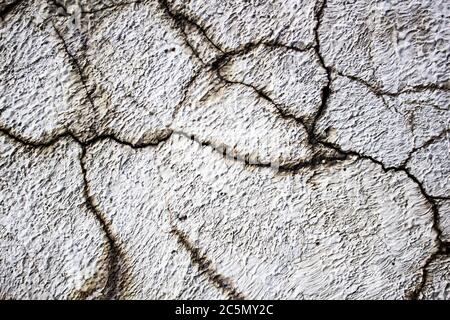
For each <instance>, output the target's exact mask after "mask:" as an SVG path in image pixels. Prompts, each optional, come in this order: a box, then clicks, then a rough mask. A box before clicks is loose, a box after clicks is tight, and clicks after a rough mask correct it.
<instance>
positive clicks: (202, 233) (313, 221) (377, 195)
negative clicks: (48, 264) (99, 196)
mask: <svg viewBox="0 0 450 320" xmlns="http://www.w3.org/2000/svg"><path fill="white" fill-rule="evenodd" d="M97 150H99V151H97ZM110 150H115V151H114V154H111V151H110ZM95 152H97V154H95ZM93 154H95V157H93V159H97V160H96V161H98V163H99V164H101V163H104V162H105V161H108V163H109V165H108V166H107V167H104V166H101V168H102V169H101V170H99V169H97V167H98V166H97V165H93V166H91V168H92V173H91V170H90V172H89V177H92V178H91V179H92V181H93V184H94V186H95V188H96V189H97V188H98V189H101V190H103V192H104V193H106V194H108V198H106V199H104V200H103V201H102V202H103V203H105V204H108V206H107V208H106V209H105V212H111V213H112V212H115V211H116V210H115V209H114V208H117V207H119V204H120V207H121V208H123V210H124V211H123V212H121V214H120V215H119V217H121V218H122V219H124V220H125V221H127V224H125V225H124V226H123V228H127V226H130V225H133V227H132V232H133V234H134V235H135V237H137V238H138V239H139V243H141V244H144V243H148V242H149V241H148V240H145V239H143V238H142V236H139V234H141V233H142V234H146V235H150V236H152V237H154V236H155V234H156V232H154V231H153V228H154V227H153V226H151V225H150V224H151V222H152V221H154V220H156V221H161V222H164V221H166V222H167V221H170V215H171V219H173V221H174V222H173V223H174V224H175V225H176V227H177V228H179V229H180V230H182V232H183V233H184V234H186V235H187V236H188V238H189V239H190V240H191V241H192V242H194V243H195V245H197V246H199V247H201V248H202V249H203V250H204V252H205V254H206V255H207V256H208V257H209V258H210V259H211V260H212V262H213V263H214V265H216V266H217V271H218V272H219V273H220V274H223V275H226V276H229V277H231V278H232V279H234V280H235V285H236V286H237V288H239V290H240V291H242V292H243V293H244V294H245V296H249V297H252V298H267V297H271V298H309V299H310V298H364V297H365V298H375V297H379V298H395V297H398V298H399V297H404V296H405V294H406V293H407V292H408V290H410V289H411V288H412V287H413V286H414V285H415V284H417V282H418V281H419V280H420V265H422V264H423V263H424V262H425V260H426V259H427V257H428V256H429V254H430V253H431V252H433V251H434V250H436V247H435V246H434V245H433V242H434V241H433V239H434V236H435V235H434V234H433V233H434V231H433V230H432V219H431V217H430V215H429V213H430V210H431V208H430V205H429V204H427V202H426V200H425V199H424V198H423V197H422V196H421V194H420V190H419V189H418V187H417V185H415V184H414V183H412V182H411V181H408V178H407V176H406V175H405V174H403V173H384V172H383V170H382V169H381V168H380V167H379V166H378V165H376V164H373V163H371V162H370V161H361V160H347V161H345V162H342V163H340V164H338V165H336V166H335V167H333V168H327V167H326V166H324V167H322V166H319V167H318V168H317V170H316V171H315V172H311V171H310V170H302V171H300V172H298V173H297V174H295V175H291V174H286V175H277V174H274V172H273V170H272V169H271V168H260V169H256V168H255V169H246V168H245V165H244V164H239V163H236V162H233V161H230V160H224V159H223V156H222V155H221V154H220V153H217V152H216V151H214V150H213V149H212V148H211V147H206V148H205V147H201V146H200V145H199V144H198V143H197V142H193V141H190V140H188V139H187V138H185V137H184V136H179V135H174V137H173V138H172V139H170V140H169V141H167V142H166V143H165V144H164V145H162V146H161V147H159V148H148V149H145V150H142V151H131V150H130V149H129V147H120V146H118V145H116V146H115V147H113V146H111V145H109V146H108V145H106V144H103V145H101V146H98V147H97V146H96V148H95V151H94V152H93ZM368 173H370V174H368ZM102 177H108V178H107V179H108V181H104V180H103V179H102ZM119 181H120V182H119ZM105 186H114V187H115V188H114V190H111V189H109V188H108V187H106V188H105ZM123 189H133V190H134V193H133V197H132V198H130V197H129V196H125V197H124V196H123V192H122V190H123ZM342 189H345V192H342ZM393 190H395V193H393V192H392V191H393ZM342 194H345V195H346V196H342ZM158 195H160V196H161V195H163V196H162V197H158ZM349 195H352V196H349ZM151 199H154V201H156V203H153V202H152V200H151ZM128 201H130V206H128ZM386 208H389V210H387V209H386ZM121 210H122V209H121ZM150 213H153V216H150V217H149V216H147V215H148V214H150ZM400 213H403V214H400ZM135 219H138V220H139V221H140V223H137V221H136V223H130V221H135ZM112 221H113V223H114V221H115V217H112ZM147 221H148V222H147ZM350 222H351V223H350ZM118 223H119V222H118ZM141 226H142V228H144V226H145V232H140V231H139V230H140V228H141ZM151 242H154V243H161V241H151ZM128 243H130V245H131V246H132V247H135V245H133V242H132V241H128ZM166 246H167V242H166ZM157 248H158V246H155V245H154V246H152V249H148V250H158V249H157ZM134 250H136V249H133V251H134ZM139 250H140V252H141V254H140V256H141V257H145V256H146V255H145V250H143V249H139ZM365 252H371V254H370V255H366V254H365ZM413 257H414V258H413ZM150 260H151V259H149V258H147V259H146V263H144V265H145V266H149V265H151V261H150ZM155 262H156V263H157V264H158V265H162V266H165V263H164V262H162V259H157V260H156V261H155ZM135 265H136V266H140V265H141V263H139V262H136V263H135ZM164 269H165V272H166V273H169V274H172V272H170V270H171V268H170V267H169V266H166V267H165V268H164ZM153 270H157V268H153ZM178 271H179V272H182V273H184V272H185V271H183V270H181V268H179V269H178ZM141 274H146V275H147V276H148V272H147V273H144V272H141ZM149 278H150V277H149ZM149 280H150V279H149ZM159 287H160V288H161V286H159ZM200 292H201V291H200ZM150 296H151V295H150Z"/></svg>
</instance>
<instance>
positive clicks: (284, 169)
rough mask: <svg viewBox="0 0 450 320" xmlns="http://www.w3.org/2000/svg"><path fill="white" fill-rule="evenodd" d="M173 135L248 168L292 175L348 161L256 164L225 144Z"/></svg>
mask: <svg viewBox="0 0 450 320" xmlns="http://www.w3.org/2000/svg"><path fill="white" fill-rule="evenodd" d="M173 134H177V135H180V136H183V137H185V138H187V139H189V140H191V141H194V142H196V143H197V144H199V145H201V146H204V147H208V146H209V147H211V148H212V150H213V151H214V152H217V153H218V154H220V155H222V156H223V157H224V158H225V159H230V160H232V161H235V162H240V163H243V164H244V165H245V166H247V167H252V168H272V169H274V170H277V171H278V172H280V173H292V174H295V173H297V172H298V171H299V170H301V169H304V168H310V169H313V168H316V167H323V166H330V165H334V164H336V163H338V162H341V161H344V160H347V159H348V157H347V155H345V154H343V153H341V155H340V156H336V157H326V156H315V157H313V158H312V159H311V160H306V161H300V162H297V163H293V164H290V165H277V164H276V163H274V162H273V161H270V162H268V163H266V162H256V161H255V160H252V159H251V157H250V155H249V154H247V155H244V156H242V155H239V154H237V153H236V152H235V150H234V148H231V147H229V146H227V145H225V144H221V145H217V144H214V143H212V142H210V141H202V140H200V139H199V138H197V137H196V136H195V135H193V134H188V133H186V132H183V131H176V130H174V131H173Z"/></svg>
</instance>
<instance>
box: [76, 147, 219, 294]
mask: <svg viewBox="0 0 450 320" xmlns="http://www.w3.org/2000/svg"><path fill="white" fill-rule="evenodd" d="M159 148H160V147H159V146H154V147H149V148H146V149H138V150H142V151H143V152H140V151H138V150H134V149H132V148H131V147H129V146H124V145H121V144H118V143H116V142H113V141H110V140H106V141H101V142H98V143H96V144H94V145H93V146H92V147H89V148H88V152H87V156H86V162H85V163H86V168H87V181H88V185H89V187H90V192H91V196H92V198H93V201H94V203H95V206H96V207H97V208H98V209H99V210H100V211H101V212H103V213H104V215H105V216H106V219H107V220H108V223H109V224H110V228H111V230H112V232H113V233H114V234H115V238H116V241H117V242H118V245H119V247H120V248H122V250H123V251H124V252H126V254H127V261H126V262H127V265H128V266H127V267H128V268H129V270H127V274H130V278H131V279H130V281H129V282H130V283H129V284H128V285H127V288H126V290H127V292H126V293H125V294H126V296H119V298H124V297H125V298H132V299H175V298H183V297H184V298H189V299H218V298H220V297H221V296H220V294H219V292H218V291H217V290H216V289H214V288H213V287H211V286H209V285H208V284H207V283H206V281H205V280H204V279H203V278H202V277H201V276H200V275H199V274H198V273H197V272H196V270H195V268H193V267H192V266H191V262H190V258H189V254H188V253H187V252H186V251H185V250H184V249H183V248H182V247H180V246H179V244H178V243H177V241H176V239H175V238H174V237H173V235H171V233H170V230H171V227H170V225H169V223H168V219H167V213H166V212H165V202H164V201H162V200H161V199H162V198H161V195H162V193H160V192H161V191H162V190H161V177H160V172H159V168H158V166H156V165H155V163H156V161H157V154H158V152H159V151H157V150H158V149H159ZM105 164H107V166H105ZM136 165H137V166H140V169H143V171H140V170H139V169H136V168H135V166H136ZM123 267H124V268H122V270H123V269H125V266H123ZM123 277H124V274H121V270H120V269H119V274H118V278H119V279H120V278H123Z"/></svg>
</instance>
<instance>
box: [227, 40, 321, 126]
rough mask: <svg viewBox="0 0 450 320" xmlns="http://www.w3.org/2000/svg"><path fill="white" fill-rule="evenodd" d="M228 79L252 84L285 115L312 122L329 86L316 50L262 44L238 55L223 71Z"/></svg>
mask: <svg viewBox="0 0 450 320" xmlns="http://www.w3.org/2000/svg"><path fill="white" fill-rule="evenodd" d="M220 74H221V76H223V77H224V78H226V79H227V80H230V81H233V82H240V83H245V84H248V85H251V86H253V87H255V88H257V89H258V90H261V91H262V92H264V93H265V94H267V95H268V96H269V97H270V98H271V99H272V100H273V101H274V102H275V103H276V104H279V105H280V108H283V109H284V110H283V112H284V113H285V114H290V115H293V116H295V117H297V118H307V119H308V120H311V119H312V118H313V117H314V116H315V114H316V113H317V111H318V109H319V107H320V105H321V103H322V90H323V87H325V86H326V85H327V84H328V79H327V74H326V71H325V70H324V69H323V68H322V67H321V65H320V62H319V60H318V58H317V55H316V53H315V52H314V50H313V49H310V50H308V51H305V52H299V51H296V50H292V49H287V48H284V47H275V46H267V45H259V46H257V47H256V48H255V49H253V50H251V51H250V52H247V53H245V54H243V55H239V56H235V57H233V58H232V59H231V61H230V62H229V63H227V64H226V65H225V66H224V67H223V68H221V69H220Z"/></svg>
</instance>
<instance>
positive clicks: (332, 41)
mask: <svg viewBox="0 0 450 320" xmlns="http://www.w3.org/2000/svg"><path fill="white" fill-rule="evenodd" d="M449 19H450V9H449V4H448V2H447V1H446V0H437V1H431V0H423V1H379V0H362V1H346V0H327V5H326V10H324V14H323V18H322V23H321V25H320V28H319V35H320V42H321V43H322V44H323V45H322V47H321V52H322V53H323V56H324V60H325V62H326V65H328V66H332V67H333V68H335V69H336V70H337V71H338V72H342V73H344V74H348V75H351V76H357V77H359V78H361V79H363V80H365V81H367V82H368V83H370V84H371V85H373V86H377V87H378V88H380V89H381V90H385V91H388V92H399V91H401V90H404V89H406V88H411V87H423V86H436V87H445V88H447V89H449V85H450V83H449V80H450V73H449V72H448V70H449V68H450V62H449V61H450V60H449V55H450V50H449V46H448V43H449V41H450V30H449V29H448V27H447V26H448V21H449Z"/></svg>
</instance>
